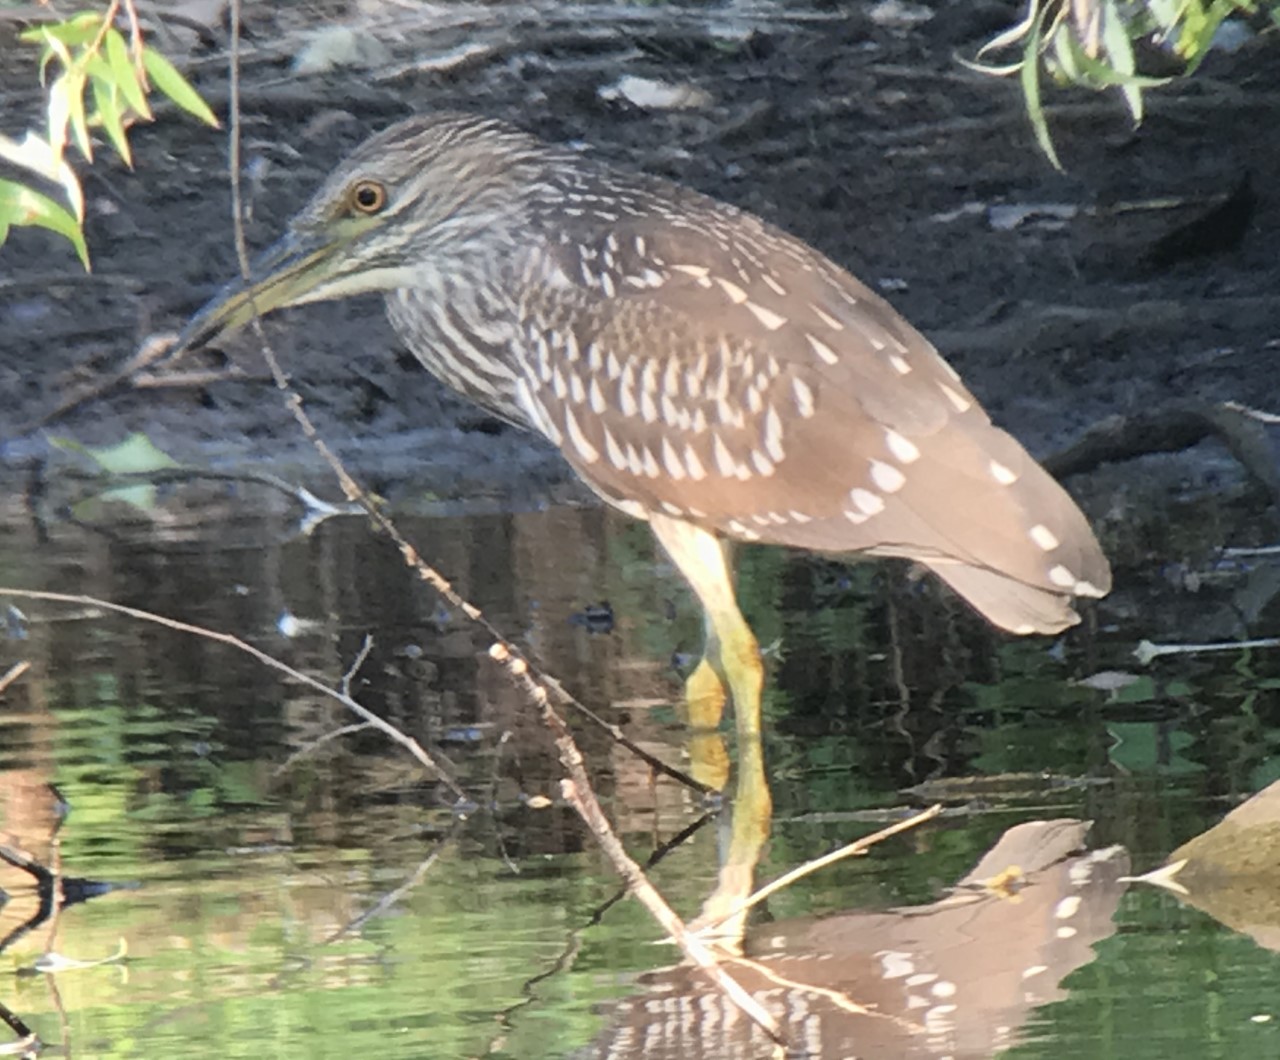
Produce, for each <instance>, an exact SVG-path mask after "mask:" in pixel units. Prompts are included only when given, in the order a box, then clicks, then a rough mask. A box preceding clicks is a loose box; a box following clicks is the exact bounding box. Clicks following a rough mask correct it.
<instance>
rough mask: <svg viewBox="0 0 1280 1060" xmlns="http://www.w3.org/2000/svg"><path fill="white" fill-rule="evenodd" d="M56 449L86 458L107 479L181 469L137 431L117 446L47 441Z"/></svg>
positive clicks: (67, 440) (171, 458) (59, 440)
mask: <svg viewBox="0 0 1280 1060" xmlns="http://www.w3.org/2000/svg"><path fill="white" fill-rule="evenodd" d="M51 441H52V442H53V444H54V445H55V446H57V447H58V448H59V449H62V450H64V451H66V452H70V453H79V454H80V455H82V456H87V457H88V458H89V459H90V460H92V461H93V462H94V463H95V464H97V465H98V466H99V467H100V468H101V469H102V470H103V471H105V472H107V474H109V475H145V474H147V473H148V472H150V471H161V470H163V469H165V468H170V467H180V466H181V465H180V464H179V463H178V462H177V461H176V460H174V459H173V457H171V456H170V455H169V454H168V453H166V452H164V451H163V450H161V449H157V448H156V447H155V445H154V444H153V443H152V441H151V439H150V438H148V437H147V436H146V435H145V434H143V433H142V432H141V431H136V432H134V433H133V434H131V435H129V437H128V438H126V439H125V440H124V441H123V442H120V443H119V444H118V445H108V446H100V447H96V448H95V447H92V446H87V445H81V444H80V443H79V442H77V441H74V440H72V439H70V438H54V439H51Z"/></svg>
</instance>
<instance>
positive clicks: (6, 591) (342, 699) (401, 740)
mask: <svg viewBox="0 0 1280 1060" xmlns="http://www.w3.org/2000/svg"><path fill="white" fill-rule="evenodd" d="M0 596H12V597H16V598H18V599H20V600H44V601H47V602H49V603H56V604H79V605H80V606H82V607H96V608H100V609H101V610H103V611H110V612H112V613H114V614H117V615H126V616H128V617H129V618H136V619H140V620H141V621H143V622H151V623H154V624H155V625H158V626H164V627H165V628H167V629H172V630H176V631H177V632H179V633H190V634H192V635H193V636H197V637H204V638H205V639H206V640H212V641H216V642H217V643H219V644H225V645H227V646H228V647H230V648H235V649H236V650H237V651H242V652H244V653H245V654H246V655H249V656H252V657H253V658H254V659H257V660H258V662H260V663H262V665H263V666H267V667H269V668H270V669H272V670H275V671H276V672H278V673H282V674H284V675H285V676H286V677H289V678H292V679H293V680H294V681H297V682H299V683H300V684H303V685H306V686H307V687H308V688H310V689H313V690H314V691H316V692H319V693H321V694H322V695H325V696H328V697H329V698H330V699H335V700H337V701H338V702H339V703H341V704H342V705H343V706H344V707H346V708H347V709H348V710H349V711H351V712H352V713H353V714H355V715H356V716H357V717H358V718H360V719H362V720H363V721H364V722H365V723H366V724H367V725H371V726H372V727H373V728H375V729H377V730H378V731H379V732H381V733H383V734H384V735H386V736H387V737H388V738H389V739H391V740H393V741H394V742H395V743H398V744H399V745H400V746H401V747H403V748H404V749H405V750H406V751H408V752H409V753H410V754H411V755H413V757H414V758H416V759H417V760H418V761H419V762H420V763H421V764H422V765H424V766H426V767H427V768H428V769H430V770H431V771H432V772H433V773H435V774H436V775H437V776H438V777H439V778H440V780H441V781H442V782H443V783H444V785H445V786H446V787H448V789H449V790H450V791H452V792H453V793H454V795H456V796H457V797H458V798H459V799H465V798H466V797H467V794H466V792H465V791H463V790H462V788H461V787H460V786H459V785H458V782H457V781H456V780H454V779H453V777H452V776H450V775H449V773H447V772H446V771H445V770H444V768H443V767H441V765H440V764H439V763H438V762H437V761H436V760H435V759H434V758H432V757H431V755H429V754H427V752H426V751H425V750H424V749H423V747H422V745H421V744H420V743H418V741H417V740H415V739H414V738H413V737H412V736H409V735H407V734H406V733H404V732H402V731H401V730H400V729H398V728H396V727H395V726H394V725H392V724H391V723H390V722H389V721H384V720H383V719H382V718H380V717H378V715H376V714H374V713H373V711H371V710H369V708H368V707H365V706H363V705H362V704H360V703H357V702H356V701H355V700H354V699H352V698H351V697H350V696H349V695H346V694H345V693H343V692H340V691H339V690H338V689H336V688H331V687H329V686H328V685H326V684H325V683H324V682H323V681H320V680H318V679H317V678H315V677H312V676H311V675H310V674H305V673H303V672H302V671H301V670H295V669H294V668H293V667H292V666H290V665H289V664H288V663H284V662H281V661H280V660H279V659H277V658H276V657H275V656H274V655H268V654H267V653H266V652H265V651H263V650H262V649H261V648H255V647H254V646H253V645H252V644H250V643H248V641H244V640H241V639H240V638H239V637H236V636H232V635H231V634H230V633H219V632H218V631H217V630H215V629H208V628H206V627H204V626H194V625H192V624H191V623H190V622H181V621H179V620H178V619H176V618H169V617H167V616H165V615H158V614H156V613H155V612H154V611H143V610H142V609H141V608H137V607H128V606H126V605H124V604H116V603H112V602H111V601H110V600H101V599H99V598H97V597H94V596H82V595H79V594H75V593H51V592H43V591H41V590H37V589H14V588H11V587H9V586H7V585H0Z"/></svg>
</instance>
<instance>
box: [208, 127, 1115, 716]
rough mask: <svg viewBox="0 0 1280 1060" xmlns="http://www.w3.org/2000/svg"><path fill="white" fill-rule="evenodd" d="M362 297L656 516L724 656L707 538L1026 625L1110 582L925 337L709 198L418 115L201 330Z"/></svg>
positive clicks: (1019, 454) (441, 368)
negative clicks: (836, 559) (882, 560)
mask: <svg viewBox="0 0 1280 1060" xmlns="http://www.w3.org/2000/svg"><path fill="white" fill-rule="evenodd" d="M364 291H381V292H382V293H384V294H385V296H386V300H387V307H388V313H389V315H390V318H391V321H392V324H393V326H394V327H395V328H396V330H397V331H398V332H399V333H400V335H401V336H402V338H403V339H404V341H405V342H406V343H407V344H408V345H409V347H410V349H412V350H413V352H414V353H415V354H416V355H417V357H418V358H419V359H420V360H421V361H422V363H423V364H424V365H425V366H426V367H427V368H428V369H429V370H431V371H432V372H434V373H435V374H436V375H438V376H439V377H440V378H441V379H442V380H443V381H445V382H446V383H448V384H449V385H451V386H453V387H454V388H455V389H457V390H459V391H460V392H461V393H463V394H464V395H466V396H467V397H470V398H471V399H472V400H474V401H476V402H478V403H480V404H482V405H484V406H486V407H487V408H489V409H491V410H492V411H494V412H496V413H497V414H499V415H501V416H504V417H506V418H507V419H510V420H512V421H514V422H516V423H519V424H521V425H523V426H526V427H529V428H531V429H533V430H536V431H539V432H540V433H542V434H543V435H545V436H547V437H548V438H550V439H551V441H552V442H554V443H555V444H556V445H557V446H559V447H560V449H561V451H562V452H563V453H564V455H565V457H566V459H568V461H569V462H570V463H571V464H572V465H573V467H574V469H575V470H576V471H577V472H578V473H579V474H580V475H581V476H582V478H583V479H584V480H585V481H586V482H587V483H589V484H590V485H591V487H592V488H593V489H594V490H596V492H598V493H599V494H600V495H601V496H602V497H604V498H605V499H606V500H608V501H609V502H610V503H612V504H615V505H617V506H618V507H619V508H621V509H622V510H624V511H626V512H628V513H630V514H632V515H634V516H636V517H638V518H645V519H649V520H650V521H651V522H652V523H653V524H654V529H655V531H656V532H657V533H658V536H659V538H660V539H661V540H662V541H663V543H664V545H666V547H667V548H668V549H669V550H670V551H671V552H672V554H673V556H674V557H675V558H676V561H677V563H679V564H680V566H681V569H682V570H683V571H684V572H685V574H686V576H688V577H689V579H690V581H691V583H692V584H693V585H694V588H695V590H696V591H697V592H698V594H699V596H700V597H701V598H702V600H703V603H704V604H705V605H706V606H707V608H708V612H709V614H710V617H711V623H712V634H713V637H712V639H713V647H714V645H715V643H716V642H723V643H727V642H729V641H733V643H735V644H738V645H740V646H742V645H749V650H748V648H747V647H743V648H742V651H740V652H738V654H739V655H742V656H743V657H744V658H745V657H746V656H747V655H749V654H750V653H751V652H753V651H754V641H752V640H751V638H750V635H749V632H743V630H744V629H745V624H743V623H742V622H741V617H740V616H739V615H737V611H736V607H735V606H734V605H733V602H732V589H731V587H730V586H729V585H728V584H727V577H728V575H727V572H726V571H725V570H723V569H714V570H713V568H720V567H722V566H723V565H722V564H721V563H719V561H718V560H716V559H715V556H714V555H713V554H712V552H711V551H709V550H708V546H707V540H709V538H706V536H705V535H708V534H714V535H715V536H716V537H718V538H728V539H731V540H738V541H750V542H756V541H758V542H765V543H773V544H781V545H789V546H794V547H797V548H806V549H813V550H817V551H821V552H828V553H866V554H872V555H883V556H900V557H907V558H911V559H914V560H918V561H919V562H921V563H923V564H925V565H927V566H928V567H930V568H931V569H932V570H934V571H935V572H936V573H937V574H939V575H940V576H941V577H942V578H943V579H944V580H945V581H947V582H948V583H949V584H950V585H951V586H952V588H953V589H955V590H956V591H957V592H958V593H960V595H962V596H963V597H965V598H966V599H967V600H968V601H969V602H970V603H971V604H972V605H973V606H974V607H975V608H976V609H977V610H978V611H980V612H981V613H982V614H983V615H985V616H986V617H987V618H988V619H989V620H990V621H991V622H993V623H995V624H996V625H997V626H1000V627H1002V628H1004V629H1008V630H1012V631H1014V632H1018V633H1030V632H1041V633H1048V632H1055V631H1057V630H1060V629H1063V628H1064V627H1066V626H1069V625H1071V624H1072V623H1074V622H1075V621H1077V615H1076V613H1075V611H1074V609H1073V608H1072V606H1071V600H1072V597H1074V596H1079V595H1086V596H1101V595H1103V594H1104V593H1106V592H1107V590H1108V589H1109V587H1110V582H1111V575H1110V570H1109V568H1108V565H1107V561H1106V559H1105V558H1104V557H1103V555H1102V552H1101V550H1100V549H1099V547H1098V544H1097V542H1096V540H1095V539H1094V536H1093V534H1092V532H1091V531H1090V529H1089V527H1088V525H1087V523H1086V522H1085V519H1084V517H1083V516H1082V515H1081V513H1080V511H1079V509H1077V507H1076V506H1075V504H1074V503H1073V502H1072V500H1071V499H1070V497H1068V496H1067V494H1066V493H1065V492H1064V491H1063V490H1062V488H1061V487H1060V486H1059V485H1058V484H1057V483H1056V482H1055V481H1054V480H1053V479H1052V478H1050V476H1049V475H1048V474H1046V473H1045V472H1044V471H1043V470H1042V469H1041V468H1040V467H1039V465H1037V464H1036V462H1035V461H1034V460H1032V459H1031V457H1030V456H1028V454H1027V453H1026V451H1025V450H1024V449H1023V448H1022V446H1020V445H1019V444H1018V443H1017V442H1016V441H1015V440H1014V439H1013V438H1011V437H1010V436H1009V435H1008V434H1006V433H1005V432H1004V431H1002V430H1000V429H998V428H997V427H994V426H993V425H992V424H991V422H990V420H989V419H988V417H987V415H986V413H985V412H984V411H983V410H982V408H981V407H980V406H979V405H978V403H977V402H976V400H975V399H974V397H973V395H972V394H970V393H969V391H968V390H967V389H966V388H965V386H964V385H963V383H962V382H961V381H960V379H959V377H958V376H957V375H956V373H955V372H954V371H953V370H952V369H951V368H950V366H949V365H947V364H946V362H945V361H943V360H942V358H941V357H939V356H938V354H937V352H936V351H935V350H934V348H933V347H932V346H931V345H930V344H929V342H928V341H927V340H926V339H925V338H924V337H923V336H922V335H920V334H919V333H918V332H917V331H915V330H914V329H913V328H912V327H911V326H910V325H909V324H908V323H907V322H906V321H905V320H903V319H902V317H900V316H899V315H898V314H897V313H896V312H895V311H894V310H893V309H892V307H890V306H889V305H888V303H886V302H885V301H884V300H883V299H882V298H880V297H879V296H878V295H876V294H875V293H874V292H872V291H871V290H869V289H868V288H867V287H866V286H865V285H863V284H862V283H860V282H859V281H858V280H856V279H855V278H854V277H853V276H851V275H849V273H847V272H845V271H844V270H843V269H841V268H840V267H839V266H837V265H835V264H834V263H832V262H831V261H830V260H829V259H827V258H826V257H824V256H823V255H822V254H820V253H818V252H817V251H815V250H814V249H813V248H811V247H809V246H807V245H806V244H805V243H803V242H801V241H800V240H798V239H796V238H795V237H793V236H790V235H787V234H786V233H784V232H782V231H781V230H779V229H777V228H775V227H773V226H771V225H769V224H766V223H765V222H763V221H761V220H759V219H758V218H756V217H754V216H752V215H750V214H747V213H744V212H742V211H740V210H737V209H734V208H733V207H730V206H727V205H724V204H722V203H719V202H716V201H715V200H713V199H710V198H708V197H706V196H703V195H700V194H697V193H695V192H693V191H690V190H688V189H685V188H682V187H679V186H677V185H674V184H672V183H669V182H667V181H664V180H660V179H657V178H654V177H649V176H643V175H634V174H629V173H624V172H621V171H619V170H617V169H614V168H611V167H609V166H606V165H604V164H602V163H600V162H597V161H594V160H592V159H590V158H589V157H583V156H580V155H578V154H576V153H574V152H572V151H569V150H568V149H566V148H561V147H555V146H552V145H549V144H546V143H543V142H541V141H539V140H537V139H536V138H534V137H532V136H529V135H527V134H525V133H522V132H520V131H518V130H516V129H513V128H511V127H510V126H507V125H504V124H502V123H499V122H494V121H489V120H485V119H479V118H474V117H470V116H466V115H458V114H437V115H431V116H426V117H419V118H414V119H411V120H409V121H406V122H402V123H400V124H398V125H396V126H393V127H392V128H390V129H388V130H386V131H385V132H383V133H381V134H380V135H378V136H375V137H373V138H372V139H370V140H369V141H367V142H366V143H365V144H364V145H362V146H361V147H359V148H358V149H357V150H356V151H355V152H354V153H353V154H352V155H351V156H350V157H349V158H348V159H347V160H346V161H345V162H343V163H342V164H341V165H340V166H339V167H338V169H337V170H336V171H335V172H334V174H333V175H332V176H331V177H330V178H329V179H328V180H327V181H326V182H325V184H324V186H323V187H322V188H321V189H320V190H319V191H318V192H317V194H316V195H315V197H314V198H313V199H312V201H311V203H310V204H308V205H307V206H306V207H305V208H304V209H303V210H302V212H301V213H300V214H299V215H298V216H297V217H296V218H295V219H294V221H293V223H292V224H291V226H290V231H289V234H288V235H287V236H286V237H285V239H284V240H282V241H281V243H280V244H279V245H278V246H277V247H276V248H275V249H274V250H273V251H271V252H269V253H268V254H267V255H266V257H265V258H264V260H263V262H262V263H261V264H260V266H259V269H258V270H257V272H256V274H255V276H254V277H252V278H251V279H250V281H249V283H248V284H247V285H237V286H235V287H233V288H231V289H229V290H228V291H226V292H224V294H223V295H222V296H221V297H220V298H219V299H218V300H216V301H215V302H214V303H213V304H211V305H210V306H209V307H208V308H206V309H205V310H204V311H203V312H202V313H201V314H200V316H198V317H197V318H196V319H195V320H194V321H193V322H192V324H191V326H190V328H189V329H188V332H187V334H186V336H185V338H184V342H185V344H187V345H193V344H197V343H200V342H204V341H207V340H208V339H209V338H210V337H212V336H213V335H214V334H216V333H217V332H218V331H220V330H222V329H223V328H225V327H234V326H239V325H240V324H242V323H244V321H245V320H247V319H249V318H250V316H251V315H252V313H253V311H254V309H255V308H256V310H257V311H259V312H265V311H267V310H269V309H272V308H275V307H276V306H279V305H287V304H295V303H298V302H304V301H311V300H315V299H320V298H335V297H341V296H344V295H349V294H356V293H360V292H364ZM690 528H693V529H690ZM700 535H702V536H700ZM723 643H722V644H721V646H723ZM734 650H735V651H736V650H737V649H734ZM722 661H723V660H722ZM755 665H756V666H757V667H758V663H757V664H755ZM727 669H731V667H730V666H729V665H728V663H726V665H725V666H723V667H720V666H719V665H718V664H717V671H718V672H723V671H724V670H727ZM729 683H730V684H731V685H732V683H733V682H732V681H730V682H729ZM736 691H738V690H737V689H736V688H735V692H736ZM743 694H744V695H752V694H753V693H752V692H751V689H750V688H749V687H747V685H744V686H743Z"/></svg>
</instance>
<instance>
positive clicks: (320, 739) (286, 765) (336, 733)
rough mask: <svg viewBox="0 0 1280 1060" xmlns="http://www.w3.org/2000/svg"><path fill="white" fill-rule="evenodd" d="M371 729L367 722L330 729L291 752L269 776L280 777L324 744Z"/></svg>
mask: <svg viewBox="0 0 1280 1060" xmlns="http://www.w3.org/2000/svg"><path fill="white" fill-rule="evenodd" d="M372 728H373V726H372V725H370V724H369V723H368V722H367V721H359V722H356V723H355V724H354V725H343V726H341V727H340V728H337V729H330V730H329V731H328V732H326V733H324V734H323V735H322V736H317V737H316V738H315V739H314V740H308V741H307V742H306V743H305V744H303V745H302V746H301V747H299V748H298V749H297V750H296V751H294V752H293V754H291V755H290V756H289V757H288V758H286V759H285V760H284V761H283V762H281V763H280V764H279V765H278V766H276V768H275V769H274V770H273V771H272V773H271V775H272V776H273V777H282V776H284V774H286V773H287V772H289V770H290V769H292V768H293V766H294V763H296V762H298V761H300V760H301V759H303V758H306V757H307V756H308V755H312V754H315V752H316V751H318V750H319V749H320V748H321V747H323V746H324V745H325V744H327V743H330V742H331V741H333V740H340V739H342V737H344V736H352V735H354V734H355V733H358V732H364V730H365V729H372Z"/></svg>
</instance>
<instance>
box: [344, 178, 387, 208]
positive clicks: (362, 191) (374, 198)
mask: <svg viewBox="0 0 1280 1060" xmlns="http://www.w3.org/2000/svg"><path fill="white" fill-rule="evenodd" d="M349 198H350V202H351V209H353V210H354V211H355V212H356V213H362V214H365V215H367V216H372V215H373V214H375V213H380V212H381V211H382V209H383V207H385V206H386V205H387V189H386V187H385V186H384V185H382V184H379V183H378V182H377V181H376V180H358V181H356V182H355V184H353V185H352V186H351V194H350V196H349Z"/></svg>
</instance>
